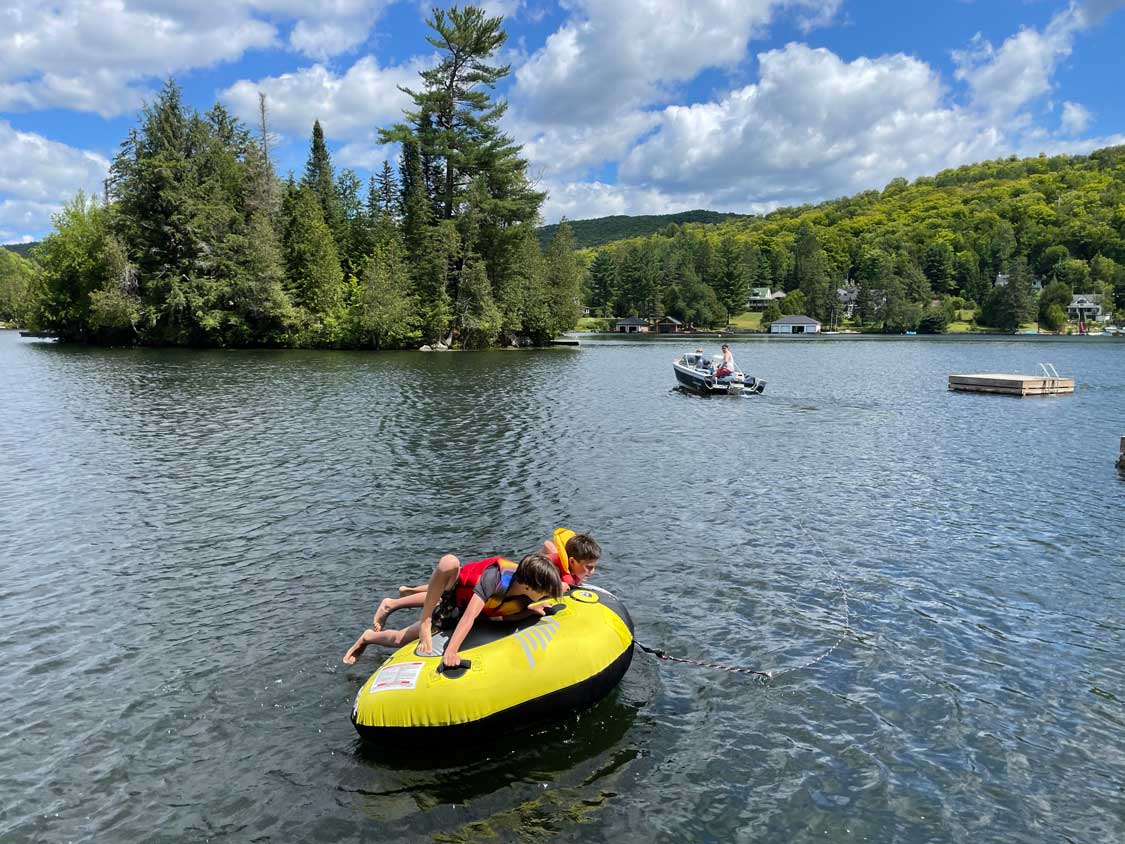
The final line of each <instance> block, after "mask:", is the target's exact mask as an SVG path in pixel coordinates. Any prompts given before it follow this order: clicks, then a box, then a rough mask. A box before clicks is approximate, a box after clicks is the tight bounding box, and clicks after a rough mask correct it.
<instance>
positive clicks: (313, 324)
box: [283, 185, 344, 346]
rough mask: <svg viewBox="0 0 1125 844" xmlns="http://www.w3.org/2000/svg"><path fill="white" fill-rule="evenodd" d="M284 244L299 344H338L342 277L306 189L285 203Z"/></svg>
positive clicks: (312, 195) (325, 229) (314, 202)
mask: <svg viewBox="0 0 1125 844" xmlns="http://www.w3.org/2000/svg"><path fill="white" fill-rule="evenodd" d="M283 215H284V218H285V231H284V244H285V265H286V276H287V279H288V281H287V290H286V293H288V295H289V297H290V299H291V300H292V302H293V304H294V305H296V307H297V310H298V317H297V318H298V325H299V331H300V338H299V341H300V343H301V344H302V345H314V346H321V345H333V344H336V343H339V342H340V340H341V328H342V326H341V320H342V317H343V305H344V274H343V271H342V270H341V268H340V259H339V257H338V255H337V252H336V243H335V240H334V239H333V237H332V232H331V230H329V228H328V225H327V224H326V223H325V221H324V216H323V214H322V213H321V207H320V202H319V200H318V199H317V197H316V194H315V193H314V192H313V190H312V188H311V187H309V186H307V185H306V186H302V187H301V188H299V189H297V190H295V191H293V192H292V193H290V194H289V195H287V196H286V198H285V208H284V211H283Z"/></svg>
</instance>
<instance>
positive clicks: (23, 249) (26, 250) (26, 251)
mask: <svg viewBox="0 0 1125 844" xmlns="http://www.w3.org/2000/svg"><path fill="white" fill-rule="evenodd" d="M38 245H39V244H38V243H6V244H4V245H3V246H0V249H7V250H8V251H9V252H15V253H16V254H17V255H19V256H20V257H21V258H27V257H29V256H30V255H31V250H32V249H34V248H35V247H36V246H38Z"/></svg>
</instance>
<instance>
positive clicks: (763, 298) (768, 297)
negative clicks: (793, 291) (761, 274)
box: [746, 287, 785, 311]
mask: <svg viewBox="0 0 1125 844" xmlns="http://www.w3.org/2000/svg"><path fill="white" fill-rule="evenodd" d="M784 298H785V291H784V290H770V288H768V287H751V288H750V298H748V299H747V300H746V310H748V311H764V310H765V309H766V308H767V307H769V304H770V302H776V301H778V300H779V299H784Z"/></svg>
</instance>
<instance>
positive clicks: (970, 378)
mask: <svg viewBox="0 0 1125 844" xmlns="http://www.w3.org/2000/svg"><path fill="white" fill-rule="evenodd" d="M949 389H951V390H960V391H962V392H966V393H998V394H1000V395H1004V396H1057V395H1060V394H1063V393H1073V392H1074V379H1073V378H1053V377H1051V376H1048V375H1005V374H1002V373H998V372H986V373H982V374H977V375H950V376H949Z"/></svg>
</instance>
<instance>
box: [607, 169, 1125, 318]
mask: <svg viewBox="0 0 1125 844" xmlns="http://www.w3.org/2000/svg"><path fill="white" fill-rule="evenodd" d="M588 259H589V260H588V263H589V278H588V281H587V285H588V286H587V290H586V294H585V295H586V300H587V302H588V303H589V304H590V305H591V307H592V308H593V309H594V310H595V312H597V313H604V314H606V315H614V316H628V315H638V316H652V315H656V314H660V313H667V314H669V315H671V316H675V317H677V318H679V319H684V320H687V321H691V322H694V323H695V324H697V325H721V324H722V323H724V321H725V320H726V319H727V318H728V316H733V315H734V314H737V313H740V312H741V311H742V310H744V309H745V303H746V291H747V290H748V289H750V288H752V287H771V288H772V289H773V290H782V291H785V292H786V293H787V294H788V295H787V296H786V298H785V300H783V302H782V303H780V304H778V305H777V306H776V307H773V306H771V308H770V309H768V310H767V312H766V313H765V314H763V322H768V321H770V320H771V319H776V318H778V317H780V316H781V315H782V314H783V313H805V314H807V315H809V316H812V317H815V318H816V319H819V320H821V321H822V322H826V323H828V322H833V321H835V320H838V319H840V317H841V309H842V307H843V306H842V303H841V302H840V299H839V297H838V295H837V290H838V289H840V288H854V290H855V294H854V295H855V299H856V301H855V308H856V314H857V320H858V321H859V322H861V323H862V324H864V325H866V326H872V327H875V328H877V329H878V328H882V329H883V330H886V331H894V332H901V331H903V330H913V329H920V330H930V331H940V330H943V329H944V327H945V325H946V323H947V322H948V321H949V320H950V319H951V317H952V314H953V313H955V312H956V311H958V310H960V309H962V308H969V309H972V310H974V311H975V313H976V316H977V320H978V322H980V323H981V324H984V325H988V326H992V327H995V328H1014V327H1016V326H1017V325H1018V324H1019V323H1021V322H1028V321H1032V320H1035V319H1036V318H1038V319H1039V321H1040V322H1041V323H1044V324H1046V325H1047V326H1048V327H1052V328H1054V327H1057V326H1058V324H1060V321H1061V320H1064V319H1065V310H1064V309H1065V306H1066V304H1067V303H1069V302H1070V297H1071V295H1072V294H1074V293H1094V294H1101V295H1103V296H1104V297H1105V304H1106V306H1107V308H1110V309H1112V308H1113V307H1114V306H1116V308H1117V309H1118V310H1119V311H1125V147H1111V148H1107V149H1103V150H1099V151H1097V152H1094V153H1091V154H1090V155H1087V156H1063V155H1060V156H1054V157H1047V156H1045V155H1040V156H1039V157H1037V158H1028V159H1022V160H1021V159H1016V158H1009V159H1005V160H1000V161H989V162H984V163H981V164H974V165H970V166H966V167H960V168H957V169H953V170H947V171H943V172H941V173H939V174H938V175H937V176H933V177H924V178H919V179H917V180H915V181H914V182H913V183H912V184H911V183H908V182H907V181H906V180H904V179H895V180H894V181H892V182H891V183H890V184H889V185H887V187H886V188H885V189H884V190H882V191H866V192H863V193H860V194H857V195H855V196H852V197H846V198H843V199H837V200H832V201H830V202H824V203H820V204H818V205H813V206H801V207H797V208H784V209H780V210H778V211H775V212H773V213H771V214H768V215H765V216H761V217H739V218H735V219H732V220H729V221H725V222H720V223H716V224H713V225H669V226H666V227H665V228H664V229H662V230H661V231H660V232H658V233H657V234H654V235H649V236H647V237H642V238H632V239H628V240H622V241H619V242H616V243H613V244H609V245H607V246H604V247H601V248H599V249H597V250H596V251H594V252H592V253H589V256H588ZM998 276H1007V280H1006V282H1005V283H1002V284H1000V285H997V284H996V281H997V277H998ZM1003 281H1004V280H1003V279H1002V282H1003ZM1036 282H1037V283H1038V285H1036ZM1035 286H1042V288H1043V289H1042V292H1041V293H1040V294H1038V296H1036V295H1035V294H1034V293H1033V289H1034V287H1035Z"/></svg>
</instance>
